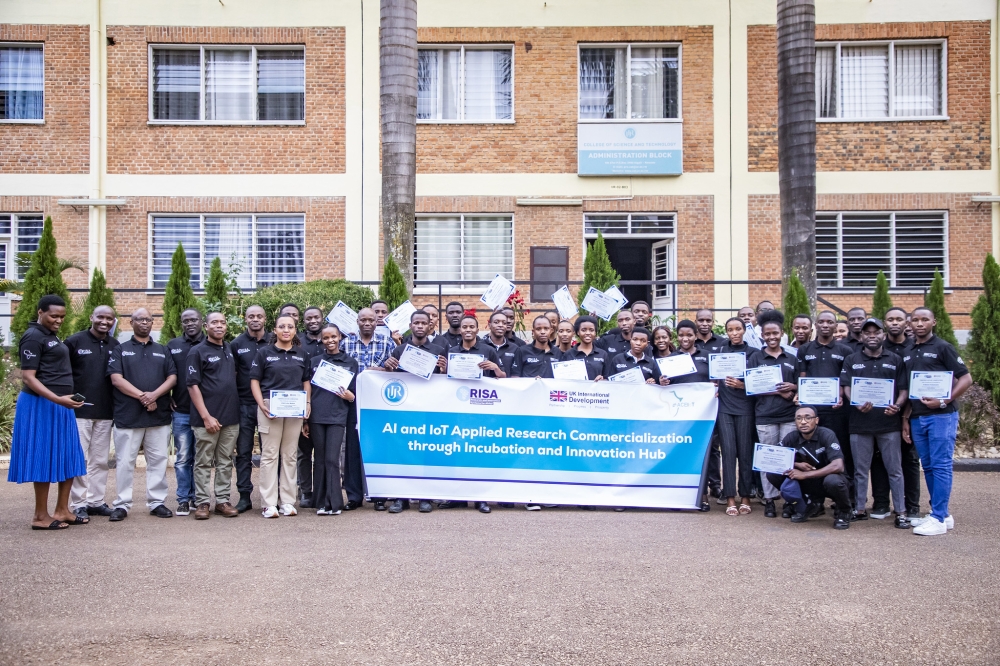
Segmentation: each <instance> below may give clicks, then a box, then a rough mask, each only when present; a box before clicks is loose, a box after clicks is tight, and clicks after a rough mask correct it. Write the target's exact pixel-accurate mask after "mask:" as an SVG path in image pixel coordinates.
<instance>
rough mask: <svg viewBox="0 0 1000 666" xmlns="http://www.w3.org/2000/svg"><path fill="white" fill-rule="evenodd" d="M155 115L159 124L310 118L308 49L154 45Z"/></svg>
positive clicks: (152, 103) (152, 112) (152, 117)
mask: <svg viewBox="0 0 1000 666" xmlns="http://www.w3.org/2000/svg"><path fill="white" fill-rule="evenodd" d="M150 71H151V72H152V74H151V76H150V101H149V106H150V109H149V118H150V120H151V121H159V122H170V123H175V122H205V123H217V124H230V123H290V122H292V123H294V122H302V121H304V120H305V117H306V116H305V51H304V50H303V49H302V48H296V47H278V48H270V47H268V48H264V47H257V46H235V47H225V48H222V47H208V46H194V47H180V46H177V47H169V48H168V47H151V48H150Z"/></svg>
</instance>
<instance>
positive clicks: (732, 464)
mask: <svg viewBox="0 0 1000 666" xmlns="http://www.w3.org/2000/svg"><path fill="white" fill-rule="evenodd" d="M717 423H718V428H719V439H720V440H721V444H722V495H723V496H724V497H736V493H737V492H739V496H740V497H750V487H751V486H752V485H753V441H754V417H753V414H719V418H718V421H717ZM737 461H738V462H739V466H740V480H739V485H738V487H737V483H736V463H737Z"/></svg>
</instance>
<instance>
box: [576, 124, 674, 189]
mask: <svg viewBox="0 0 1000 666" xmlns="http://www.w3.org/2000/svg"><path fill="white" fill-rule="evenodd" d="M682 137H683V131H682V126H681V123H679V122H673V123H579V124H578V125H577V174H578V175H580V176H678V175H680V174H681V173H683V160H682V145H683V144H682Z"/></svg>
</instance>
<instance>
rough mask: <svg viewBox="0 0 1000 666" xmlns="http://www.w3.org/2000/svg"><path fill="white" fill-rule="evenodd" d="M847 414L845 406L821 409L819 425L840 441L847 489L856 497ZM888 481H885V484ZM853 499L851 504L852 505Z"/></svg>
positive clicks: (851, 495)
mask: <svg viewBox="0 0 1000 666" xmlns="http://www.w3.org/2000/svg"><path fill="white" fill-rule="evenodd" d="M848 418H849V415H848V411H847V407H846V406H844V407H841V408H840V409H833V410H829V411H828V410H823V411H822V412H820V415H819V425H820V426H821V427H823V428H829V429H830V430H832V431H833V434H834V435H836V436H837V441H838V442H839V443H840V450H841V452H843V454H844V476H845V477H847V489H848V492H849V493H850V497H852V498H854V497H857V492H855V489H854V454H853V453H852V452H851V429H850V424H849V421H848ZM888 483H889V482H888V481H886V484H888ZM853 503H854V502H853V500H852V502H851V504H852V505H853Z"/></svg>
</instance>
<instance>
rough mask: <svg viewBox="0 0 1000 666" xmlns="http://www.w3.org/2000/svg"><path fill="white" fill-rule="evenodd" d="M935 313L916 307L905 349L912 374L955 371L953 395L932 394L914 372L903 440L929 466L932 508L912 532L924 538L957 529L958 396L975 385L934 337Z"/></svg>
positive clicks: (950, 351) (926, 476)
mask: <svg viewBox="0 0 1000 666" xmlns="http://www.w3.org/2000/svg"><path fill="white" fill-rule="evenodd" d="M936 323H937V321H935V319H934V313H933V312H931V311H930V310H929V309H927V308H917V309H916V310H914V311H913V314H912V315H911V324H910V325H911V326H912V328H913V335H914V338H913V345H912V346H911V347H909V348H907V349H906V350H905V351H904V355H903V363H904V364H905V365H906V371H907V372H908V373H913V372H950V373H951V396H950V397H948V398H943V399H938V398H928V397H915V395H916V396H920V395H921V393H922V391H921V390H920V389H919V387H918V386H915V384H914V379H913V375H912V374H911V375H910V406H909V409H908V410H907V414H905V415H904V419H903V438H904V439H905V440H906V441H907V442H910V441H912V442H913V445H914V446H915V447H916V449H917V453H918V454H919V455H920V465H921V466H922V467H923V468H924V480H925V481H926V482H927V491H928V493H929V494H930V496H931V512H930V513H929V514H927V515H926V516H925V517H923V518H917V519H911V520H910V524H911V525H913V526H914V528H913V533H914V534H917V535H920V536H936V535H939V534H945V533H946V532H947V531H948V530H950V529H953V528H954V527H955V519H954V518H952V517H951V514H950V513H949V512H948V500H949V499H950V497H951V480H952V458H953V457H954V455H955V434H956V433H957V432H958V411H957V410H956V409H955V400H957V399H958V398H959V396H961V395H962V394H963V393H965V391H966V389H968V388H969V387H970V386H971V385H972V375H970V374H969V370H968V368H966V367H965V363H963V362H962V359H961V358H960V357H959V355H958V352H956V351H955V348H954V347H952V346H951V345H950V344H948V343H947V342H945V341H944V340H942V339H941V338H938V337H936V336H935V335H934V325H935V324H936Z"/></svg>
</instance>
